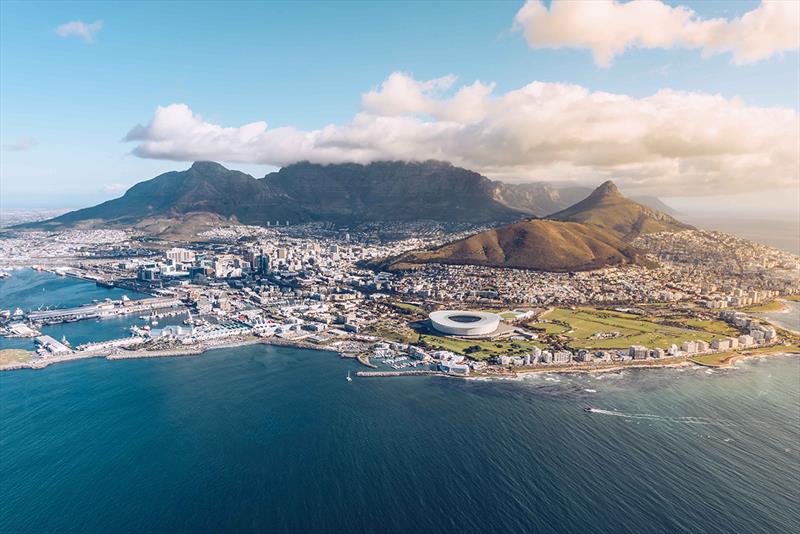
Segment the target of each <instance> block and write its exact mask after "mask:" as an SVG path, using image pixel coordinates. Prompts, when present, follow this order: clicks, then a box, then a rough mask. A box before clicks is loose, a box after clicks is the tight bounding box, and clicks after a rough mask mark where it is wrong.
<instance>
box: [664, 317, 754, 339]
mask: <svg viewBox="0 0 800 534" xmlns="http://www.w3.org/2000/svg"><path fill="white" fill-rule="evenodd" d="M677 322H679V323H682V324H685V325H686V326H687V327H689V328H697V329H699V330H704V331H706V332H711V333H712V334H719V335H721V336H726V337H731V336H736V337H738V336H739V331H738V330H736V329H735V328H734V327H732V326H730V325H729V324H728V323H726V322H725V321H701V320H698V319H679V320H678V321H677Z"/></svg>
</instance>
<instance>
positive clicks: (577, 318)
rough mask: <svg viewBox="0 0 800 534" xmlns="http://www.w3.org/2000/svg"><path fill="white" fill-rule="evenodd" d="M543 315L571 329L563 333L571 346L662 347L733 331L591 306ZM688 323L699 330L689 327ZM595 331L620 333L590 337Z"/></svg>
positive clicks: (712, 324) (712, 323) (705, 323)
mask: <svg viewBox="0 0 800 534" xmlns="http://www.w3.org/2000/svg"><path fill="white" fill-rule="evenodd" d="M547 318H548V319H550V320H554V321H560V322H563V323H566V324H568V325H570V327H571V331H569V332H568V333H566V334H565V335H566V336H567V337H569V338H571V341H570V342H569V345H570V346H571V347H572V348H575V349H579V348H585V349H618V348H625V347H628V346H630V345H644V346H646V347H650V348H654V347H662V348H666V347H668V346H670V345H671V344H673V343H675V344H677V345H680V344H681V343H683V342H684V341H691V340H695V339H702V340H704V341H711V340H712V339H714V338H717V337H719V336H720V335H722V334H723V333H725V334H726V335H733V334H734V333H736V331H735V330H731V331H728V330H727V329H725V328H723V326H722V325H723V324H724V323H721V324H718V322H717V321H694V322H693V324H690V323H689V322H687V323H686V324H687V328H681V327H677V326H669V325H665V324H659V323H657V322H655V321H654V320H650V319H648V318H645V317H642V316H639V315H633V314H629V313H623V312H616V311H612V310H600V309H595V308H577V309H575V310H571V309H566V308H557V309H555V310H553V311H552V312H551V313H549V314H547ZM688 326H692V327H695V328H703V330H693V329H691V328H688ZM705 327H708V328H709V330H706V329H705ZM597 332H619V333H620V337H615V338H609V339H592V338H591V336H592V334H594V333H597Z"/></svg>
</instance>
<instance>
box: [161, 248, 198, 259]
mask: <svg viewBox="0 0 800 534" xmlns="http://www.w3.org/2000/svg"><path fill="white" fill-rule="evenodd" d="M166 256H167V260H172V261H174V262H175V263H191V262H193V261H194V252H193V251H191V250H188V249H185V248H178V247H174V248H171V249H169V250H168V251H167V254H166Z"/></svg>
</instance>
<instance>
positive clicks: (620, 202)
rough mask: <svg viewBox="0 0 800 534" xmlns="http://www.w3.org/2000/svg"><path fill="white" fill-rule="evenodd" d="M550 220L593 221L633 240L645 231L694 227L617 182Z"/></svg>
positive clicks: (673, 230)
mask: <svg viewBox="0 0 800 534" xmlns="http://www.w3.org/2000/svg"><path fill="white" fill-rule="evenodd" d="M548 219H552V220H557V221H565V222H578V223H584V224H591V225H594V226H597V227H598V228H602V229H604V230H607V231H609V232H612V233H613V234H614V235H615V236H617V237H619V238H621V239H623V240H625V241H632V240H633V239H635V238H636V237H638V236H640V235H642V234H650V233H653V232H677V231H681V230H690V229H693V227H692V226H689V225H688V224H684V223H682V222H680V221H678V220H677V219H675V218H673V217H671V216H669V215H667V214H666V213H662V212H660V211H658V210H655V209H653V208H649V207H647V206H644V205H642V204H639V203H637V202H634V201H633V200H630V199H627V198H625V197H624V196H622V193H620V192H619V189H617V186H616V185H614V182H611V181H607V182H604V183H603V184H602V185H600V187H598V188H597V189H595V190H594V191H592V194H591V195H589V196H588V197H586V198H585V199H584V200H581V201H580V202H578V203H577V204H574V205H573V206H570V207H569V208H566V209H564V210H562V211H559V212H557V213H554V214H552V215H550V216H549V217H548Z"/></svg>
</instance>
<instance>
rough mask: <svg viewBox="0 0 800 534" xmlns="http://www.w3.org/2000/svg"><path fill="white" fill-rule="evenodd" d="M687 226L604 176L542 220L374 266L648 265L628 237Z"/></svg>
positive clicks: (581, 267)
mask: <svg viewBox="0 0 800 534" xmlns="http://www.w3.org/2000/svg"><path fill="white" fill-rule="evenodd" d="M605 218H608V220H606V219H605ZM690 228H692V227H691V226H689V225H685V224H683V223H681V222H679V221H677V220H675V219H673V218H672V217H670V216H669V215H666V214H664V213H661V212H658V211H656V210H653V209H652V208H648V207H646V206H643V205H641V204H638V203H636V202H634V201H632V200H629V199H627V198H625V197H624V196H623V195H622V193H621V192H620V191H619V188H617V186H616V184H614V183H613V182H612V181H610V180H609V181H606V182H604V183H602V184H601V185H600V186H598V187H597V188H596V189H595V190H593V191H592V192H591V193H590V194H589V195H588V196H587V197H586V198H585V199H583V200H581V201H579V202H577V203H576V204H574V205H573V206H571V207H569V208H567V209H565V210H562V211H561V212H558V213H556V214H554V215H553V216H551V217H548V218H546V219H528V220H525V221H517V222H514V223H512V224H509V225H506V226H501V227H498V228H492V229H489V230H485V231H483V232H478V233H476V234H473V235H471V236H468V237H466V238H462V239H459V240H457V241H453V242H450V243H446V244H444V245H441V246H438V247H434V248H432V249H428V250H417V251H411V252H407V253H405V254H401V255H399V256H397V257H393V258H388V259H386V260H383V261H380V262H378V263H377V264H375V266H377V267H378V268H380V269H385V270H388V271H402V270H410V269H416V268H419V267H421V266H423V265H425V264H431V263H441V264H447V265H481V266H487V267H503V268H518V269H530V270H538V271H552V272H567V271H586V270H593V269H598V268H601V267H610V266H622V265H630V264H635V265H644V266H649V265H650V262H649V261H648V260H647V259H646V258H645V256H644V253H643V252H642V251H640V250H637V249H636V248H635V247H633V246H632V245H631V244H630V242H631V241H632V240H633V239H635V238H636V237H638V236H639V235H641V234H642V233H649V232H654V231H680V230H684V229H690Z"/></svg>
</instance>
